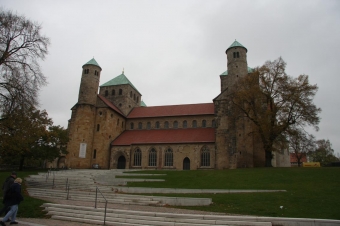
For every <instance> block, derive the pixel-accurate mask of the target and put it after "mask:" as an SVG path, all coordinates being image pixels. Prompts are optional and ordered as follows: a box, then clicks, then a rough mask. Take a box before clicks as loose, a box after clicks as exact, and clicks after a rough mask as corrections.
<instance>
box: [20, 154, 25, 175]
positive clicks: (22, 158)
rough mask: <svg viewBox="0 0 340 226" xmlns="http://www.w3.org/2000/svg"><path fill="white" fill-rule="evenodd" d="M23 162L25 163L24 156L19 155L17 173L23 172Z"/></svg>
mask: <svg viewBox="0 0 340 226" xmlns="http://www.w3.org/2000/svg"><path fill="white" fill-rule="evenodd" d="M24 162H25V156H24V155H21V158H20V164H19V171H22V170H23V168H24Z"/></svg>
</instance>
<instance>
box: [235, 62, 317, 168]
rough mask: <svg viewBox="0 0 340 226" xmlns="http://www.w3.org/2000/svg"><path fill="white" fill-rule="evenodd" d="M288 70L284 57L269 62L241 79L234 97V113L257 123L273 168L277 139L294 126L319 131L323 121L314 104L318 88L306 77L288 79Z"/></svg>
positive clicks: (268, 159)
mask: <svg viewBox="0 0 340 226" xmlns="http://www.w3.org/2000/svg"><path fill="white" fill-rule="evenodd" d="M285 68H286V63H285V62H284V61H283V59H282V58H281V57H280V58H279V59H277V60H275V61H273V62H271V61H267V62H266V63H265V64H264V65H263V66H261V67H259V68H257V69H255V71H254V73H252V74H250V75H248V76H246V77H244V78H243V79H240V80H239V82H238V84H237V85H236V89H235V90H236V91H235V92H234V93H233V94H232V102H233V106H234V109H235V112H237V111H238V112H239V114H236V115H238V117H246V118H248V119H249V120H250V121H252V122H253V123H254V128H255V130H256V132H258V134H259V136H260V138H261V141H262V144H263V149H264V151H265V156H266V166H271V158H272V151H275V149H274V148H273V145H274V144H275V142H276V140H277V138H278V137H279V136H281V135H283V133H284V132H285V131H287V130H288V129H289V128H290V127H291V126H292V125H294V126H296V127H297V126H299V127H304V126H307V125H308V126H313V127H314V128H315V129H316V130H318V124H319V121H320V118H319V116H318V114H319V113H320V112H321V109H320V108H318V107H316V106H315V104H314V103H313V98H314V96H315V94H316V92H317V90H318V87H317V85H311V84H309V81H308V76H307V75H300V76H298V77H297V78H293V77H291V76H288V75H287V74H286V72H285Z"/></svg>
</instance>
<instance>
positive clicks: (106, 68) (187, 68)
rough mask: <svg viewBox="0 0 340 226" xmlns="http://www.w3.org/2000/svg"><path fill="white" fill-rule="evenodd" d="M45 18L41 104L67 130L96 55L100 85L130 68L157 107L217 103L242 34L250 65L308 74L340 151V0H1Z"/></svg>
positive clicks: (324, 134)
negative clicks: (277, 64)
mask: <svg viewBox="0 0 340 226" xmlns="http://www.w3.org/2000/svg"><path fill="white" fill-rule="evenodd" d="M0 5H1V7H2V8H3V9H5V10H12V11H13V12H16V13H18V14H21V15H24V16H26V17H27V18H28V19H31V20H32V21H37V22H39V23H41V25H42V33H43V34H44V35H46V36H47V37H49V38H50V40H51V45H50V47H49V54H48V56H47V58H46V59H45V61H43V62H41V66H42V71H43V73H44V74H45V75H46V77H47V79H48V83H49V84H48V85H47V86H46V87H44V88H43V89H42V90H41V92H40V103H41V106H40V107H41V109H46V110H47V112H48V114H49V117H51V118H52V119H53V121H54V124H55V125H61V126H63V127H65V128H66V127H67V121H68V119H69V118H70V117H71V111H70V109H71V107H72V106H73V105H74V104H76V103H77V100H78V91H79V84H80V79H81V72H82V66H83V65H84V64H85V63H86V62H88V61H89V60H91V59H92V57H94V58H95V59H96V61H97V62H98V64H99V65H100V66H101V67H102V69H103V70H102V73H101V79H100V84H104V83H105V82H107V81H109V80H111V79H112V78H114V77H116V76H118V75H120V74H121V73H122V70H123V68H124V70H125V75H126V76H127V77H128V79H129V80H130V81H131V82H132V83H133V84H134V86H135V87H136V88H137V89H138V91H139V92H140V93H141V94H142V99H143V101H144V102H145V103H146V105H147V106H159V105H174V104H192V103H209V102H210V103H211V102H212V100H213V99H214V98H215V97H216V96H217V95H218V94H219V93H220V78H219V75H220V74H221V73H223V72H224V71H226V70H227V59H226V55H225V50H226V49H227V48H228V47H229V46H230V45H231V44H232V43H233V42H234V40H235V39H237V41H239V42H240V43H241V44H242V45H244V46H245V47H246V48H247V49H248V66H250V67H255V66H260V65H262V64H263V63H264V62H265V61H267V60H271V61H273V60H275V59H277V58H278V57H280V56H281V57H282V58H283V59H284V60H285V61H286V63H287V68H286V71H287V73H288V74H289V75H291V76H295V77H296V76H298V75H300V74H307V75H309V77H310V83H312V84H317V85H318V87H319V91H318V93H317V95H316V97H315V104H316V105H317V106H318V107H321V108H322V113H321V118H322V119H321V123H320V130H319V131H318V132H313V133H314V134H315V136H316V138H317V139H329V140H330V141H331V143H332V144H333V148H334V150H335V151H336V152H337V153H340V139H339V135H340V123H339V121H340V119H339V109H340V98H339V89H338V86H339V85H340V82H339V81H340V74H339V72H340V1H338V0H320V1H317V0H305V1H303V0H299V1H297V0H292V1H290V0H275V1H269V0H268V1H257V0H238V1H236V0H235V1H227V0H224V1H218V0H211V1H207V0H167V1H162V0H157V1H156V0H154V1H151V0H135V1H130V0H121V1H114V0H110V1H109V0H107V1H105V0H101V1H94V0H91V1H88V0H78V1H76V0H73V1H72V0H58V1H55V0H53V1H52V0H51V1H50V0H44V1H39V0H29V1H28V0H1V2H0Z"/></svg>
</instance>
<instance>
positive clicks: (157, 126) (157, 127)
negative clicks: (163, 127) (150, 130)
mask: <svg viewBox="0 0 340 226" xmlns="http://www.w3.org/2000/svg"><path fill="white" fill-rule="evenodd" d="M156 129H159V122H158V121H157V122H156Z"/></svg>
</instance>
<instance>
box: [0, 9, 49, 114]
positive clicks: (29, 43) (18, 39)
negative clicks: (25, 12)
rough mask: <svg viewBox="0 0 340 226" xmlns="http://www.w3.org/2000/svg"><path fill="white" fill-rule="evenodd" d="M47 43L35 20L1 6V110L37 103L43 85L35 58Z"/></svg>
mask: <svg viewBox="0 0 340 226" xmlns="http://www.w3.org/2000/svg"><path fill="white" fill-rule="evenodd" d="M49 44H50V42H49V39H48V38H47V37H45V36H43V35H42V34H41V26H40V25H39V24H38V23H36V22H32V21H30V20H28V19H26V18H25V17H24V16H20V15H17V14H14V13H12V12H11V11H4V10H2V9H0V112H5V111H7V112H11V111H14V110H15V109H16V108H25V109H29V108H30V107H32V106H36V105H37V103H38V100H37V96H38V91H39V88H40V87H41V86H42V85H45V84H46V78H45V76H44V75H43V73H42V72H41V70H40V66H39V63H38V60H43V59H44V58H45V56H46V55H47V53H48V46H49Z"/></svg>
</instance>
